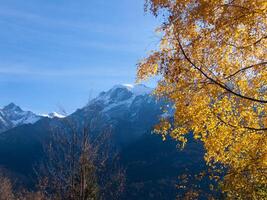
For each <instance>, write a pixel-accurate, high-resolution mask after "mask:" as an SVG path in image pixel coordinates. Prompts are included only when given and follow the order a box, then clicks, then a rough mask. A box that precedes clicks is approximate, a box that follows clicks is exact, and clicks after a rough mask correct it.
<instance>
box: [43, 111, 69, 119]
mask: <svg viewBox="0 0 267 200" xmlns="http://www.w3.org/2000/svg"><path fill="white" fill-rule="evenodd" d="M42 116H43V117H48V118H51V119H52V118H65V117H66V116H65V115H62V114H59V113H57V112H52V113H49V114H43V115H42Z"/></svg>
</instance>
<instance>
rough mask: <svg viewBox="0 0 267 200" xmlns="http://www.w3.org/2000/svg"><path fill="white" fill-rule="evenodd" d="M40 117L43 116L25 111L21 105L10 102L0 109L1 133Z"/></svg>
mask: <svg viewBox="0 0 267 200" xmlns="http://www.w3.org/2000/svg"><path fill="white" fill-rule="evenodd" d="M40 119H41V116H39V115H36V114H34V113H33V112H31V111H23V110H22V109H21V108H20V107H19V106H17V105H15V104H14V103H10V104H9V105H7V106H5V107H4V108H3V109H0V133H1V132H4V131H6V130H9V129H11V128H14V127H17V126H20V125H23V124H33V123H35V122H37V121H38V120H40Z"/></svg>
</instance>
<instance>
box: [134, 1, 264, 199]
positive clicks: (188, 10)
mask: <svg viewBox="0 0 267 200" xmlns="http://www.w3.org/2000/svg"><path fill="white" fill-rule="evenodd" d="M146 8H147V9H150V10H151V11H152V13H153V14H154V15H155V16H158V15H160V14H162V15H164V17H163V19H164V23H163V24H162V26H161V27H160V30H161V31H162V33H163V37H162V39H161V41H162V42H161V46H160V48H159V50H157V51H155V52H153V53H152V54H151V55H149V56H148V57H147V58H145V59H144V60H143V61H141V62H140V63H139V66H138V78H139V81H141V80H144V79H147V78H149V77H151V76H160V77H161V80H160V81H159V82H158V87H157V89H156V93H157V94H158V95H163V96H167V97H168V98H169V99H170V100H171V101H172V102H173V103H174V108H175V114H174V123H169V122H167V121H164V120H163V121H162V122H161V124H159V125H158V126H157V127H156V128H157V131H160V132H161V133H162V134H163V136H164V137H166V135H167V134H169V135H170V136H171V137H173V138H174V139H176V140H178V141H181V142H183V143H186V139H185V135H186V134H188V133H189V132H190V131H192V132H193V133H194V136H195V138H196V139H200V140H201V141H202V142H203V144H204V147H205V149H206V152H207V153H206V155H205V159H206V161H207V163H208V164H209V165H216V164H218V163H220V164H222V165H224V166H225V167H226V168H227V169H228V171H227V174H226V176H225V177H224V182H223V183H222V189H223V191H224V192H225V194H226V197H227V198H228V199H267V70H266V67H267V1H265V0H147V1H146Z"/></svg>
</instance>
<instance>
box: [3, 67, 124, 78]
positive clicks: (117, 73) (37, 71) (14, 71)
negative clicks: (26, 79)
mask: <svg viewBox="0 0 267 200" xmlns="http://www.w3.org/2000/svg"><path fill="white" fill-rule="evenodd" d="M0 75H11V76H12V75H14V76H32V77H79V76H80V77H81V76H82V77H84V76H88V77H99V76H104V77H107V76H109V77H121V76H128V75H129V70H128V69H127V70H123V69H119V70H114V68H100V67H79V68H78V67H77V68H71V69H66V68H64V69H59V68H53V69H52V68H51V67H50V68H45V67H42V68H38V67H26V66H14V65H13V66H10V65H9V66H8V67H3V66H1V65H0Z"/></svg>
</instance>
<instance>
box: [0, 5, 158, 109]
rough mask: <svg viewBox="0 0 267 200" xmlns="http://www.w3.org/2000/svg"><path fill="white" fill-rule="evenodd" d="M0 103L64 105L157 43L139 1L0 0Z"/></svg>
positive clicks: (104, 85) (122, 72) (82, 98)
mask: <svg viewBox="0 0 267 200" xmlns="http://www.w3.org/2000/svg"><path fill="white" fill-rule="evenodd" d="M0 5H1V6H0V47H1V48H0V92H1V93H0V94H1V98H0V106H4V105H6V104H8V103H9V102H14V103H16V104H18V105H20V106H21V107H22V108H23V109H26V110H32V111H34V112H37V113H47V112H51V111H57V110H58V107H64V108H65V109H66V110H67V112H73V111H74V110H75V109H76V108H79V107H82V106H84V105H85V104H86V102H87V101H88V99H89V98H92V97H93V96H96V94H98V93H99V92H100V91H103V90H107V89H109V88H110V87H112V86H113V85H114V84H119V83H133V82H134V81H135V75H136V74H135V73H136V63H137V62H138V61H139V60H140V59H141V58H143V57H144V56H145V55H146V54H147V53H149V51H150V50H151V49H154V48H155V47H156V46H157V45H158V42H159V36H158V35H157V34H156V33H155V31H154V30H155V28H156V27H157V24H158V23H157V20H156V19H155V18H154V17H153V16H151V15H150V14H145V13H144V0H111V1H108V0H75V1H74V0H27V1H22V0H8V1H6V0H0Z"/></svg>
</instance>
